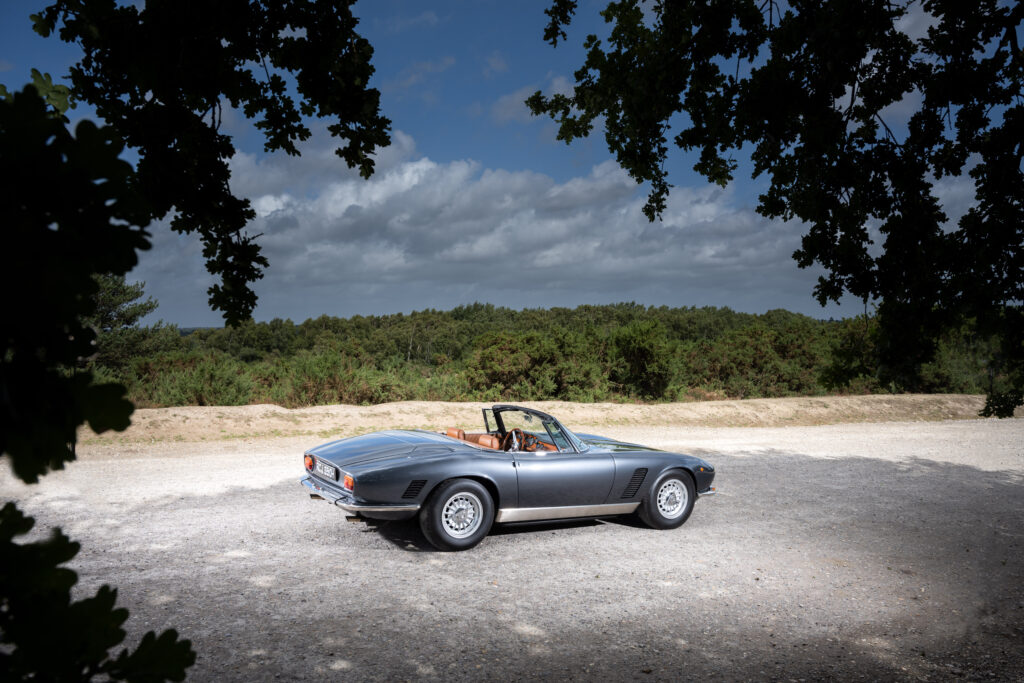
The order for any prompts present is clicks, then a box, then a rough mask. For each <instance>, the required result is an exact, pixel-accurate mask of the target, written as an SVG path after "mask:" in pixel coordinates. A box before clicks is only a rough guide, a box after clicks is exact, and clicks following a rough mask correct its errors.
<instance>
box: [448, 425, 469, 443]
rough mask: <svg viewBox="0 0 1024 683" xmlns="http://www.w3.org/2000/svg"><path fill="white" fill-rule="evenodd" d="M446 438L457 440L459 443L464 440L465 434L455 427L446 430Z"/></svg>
mask: <svg viewBox="0 0 1024 683" xmlns="http://www.w3.org/2000/svg"><path fill="white" fill-rule="evenodd" d="M448 436H450V437H452V438H453V439H459V440H460V441H465V440H466V432H464V431H463V430H461V429H456V428H455V427H449V428H448Z"/></svg>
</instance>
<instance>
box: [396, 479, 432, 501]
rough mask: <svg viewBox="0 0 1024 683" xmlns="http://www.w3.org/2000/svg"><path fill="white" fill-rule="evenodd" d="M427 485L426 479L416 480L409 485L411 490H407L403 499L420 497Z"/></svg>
mask: <svg viewBox="0 0 1024 683" xmlns="http://www.w3.org/2000/svg"><path fill="white" fill-rule="evenodd" d="M426 483H427V480H426V479H416V480H414V481H413V482H412V483H411V484H409V488H407V489H406V490H405V493H403V494H402V498H415V497H416V496H418V495H420V491H422V490H423V487H424V486H425V485H426Z"/></svg>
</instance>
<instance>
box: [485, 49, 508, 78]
mask: <svg viewBox="0 0 1024 683" xmlns="http://www.w3.org/2000/svg"><path fill="white" fill-rule="evenodd" d="M506 71H508V62H507V61H505V57H504V55H502V54H501V52H499V51H498V50H495V51H494V52H492V53H491V54H489V55H487V58H486V59H484V68H483V73H484V76H486V77H488V78H490V77H491V76H493V75H494V74H500V73H505V72H506Z"/></svg>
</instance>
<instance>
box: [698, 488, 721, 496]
mask: <svg viewBox="0 0 1024 683" xmlns="http://www.w3.org/2000/svg"><path fill="white" fill-rule="evenodd" d="M716 493H718V491H716V490H715V487H714V486H712V487H711V488H709V489H708V490H707V491H697V497H698V498H703V497H704V496H713V495H715V494H716Z"/></svg>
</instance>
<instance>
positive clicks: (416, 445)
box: [306, 430, 455, 472]
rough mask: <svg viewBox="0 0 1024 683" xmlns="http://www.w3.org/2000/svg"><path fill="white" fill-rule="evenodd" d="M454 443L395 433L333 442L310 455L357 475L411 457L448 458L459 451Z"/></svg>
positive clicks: (441, 438) (427, 435) (426, 435)
mask: <svg viewBox="0 0 1024 683" xmlns="http://www.w3.org/2000/svg"><path fill="white" fill-rule="evenodd" d="M450 441H451V439H448V438H446V437H444V436H441V435H439V434H432V433H430V432H418V431H416V432H414V431H404V430H392V431H387V432H374V433H373V434H364V435H362V436H352V437H349V438H347V439H339V440H338V441H331V442H329V443H325V444H321V445H319V446H317V447H316V448H310V449H309V450H307V451H306V452H307V453H309V454H311V455H315V456H316V457H317V458H320V459H321V460H326V461H327V462H329V463H331V464H332V465H336V466H338V467H340V468H341V469H343V470H346V471H348V472H353V471H355V470H357V469H360V470H365V469H376V468H379V467H385V466H389V465H394V464H399V463H401V462H404V461H407V460H409V459H411V458H417V459H419V458H424V457H430V456H436V455H447V454H449V453H451V452H452V451H454V450H455V448H454V447H453V446H452V445H451V443H450Z"/></svg>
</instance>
